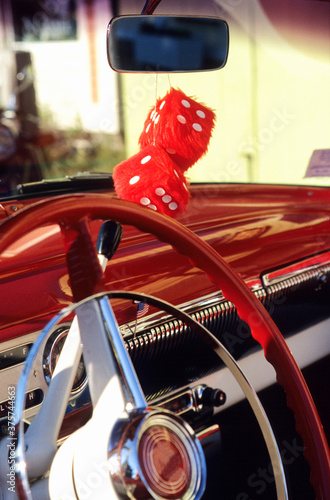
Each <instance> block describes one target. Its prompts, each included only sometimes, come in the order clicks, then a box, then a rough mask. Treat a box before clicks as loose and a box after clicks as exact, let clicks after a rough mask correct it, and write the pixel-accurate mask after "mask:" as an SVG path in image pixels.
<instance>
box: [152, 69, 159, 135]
mask: <svg viewBox="0 0 330 500" xmlns="http://www.w3.org/2000/svg"><path fill="white" fill-rule="evenodd" d="M155 83H156V85H155V107H154V111H155V114H156V109H157V99H158V73H156V82H155ZM152 143H153V145H155V144H156V137H155V125H154V127H153V138H152Z"/></svg>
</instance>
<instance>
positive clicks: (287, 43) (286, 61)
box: [0, 0, 330, 197]
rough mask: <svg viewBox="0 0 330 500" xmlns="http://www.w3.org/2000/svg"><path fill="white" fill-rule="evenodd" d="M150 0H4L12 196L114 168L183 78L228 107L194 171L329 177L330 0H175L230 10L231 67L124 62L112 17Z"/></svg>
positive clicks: (1, 85)
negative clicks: (183, 69)
mask: <svg viewBox="0 0 330 500" xmlns="http://www.w3.org/2000/svg"><path fill="white" fill-rule="evenodd" d="M143 4H144V2H143V1H141V2H140V1H137V0H136V1H133V0H131V1H125V0H122V1H115V0H113V1H110V0H108V1H105V0H89V1H80V0H76V1H74V0H43V1H41V0H40V1H35V0H21V1H20V2H15V1H14V0H8V1H7V2H1V9H0V25H1V30H0V43H1V52H0V108H1V116H0V119H1V123H0V196H1V197H6V196H9V195H13V194H14V193H15V189H16V186H17V185H19V184H22V183H30V182H35V181H40V180H41V179H56V178H63V177H66V176H76V175H79V174H82V173H86V172H90V173H99V172H102V173H105V174H107V175H108V174H111V173H112V171H113V169H114V167H115V166H116V165H117V164H118V163H120V162H121V161H122V160H124V159H126V158H129V157H130V156H132V155H134V154H136V153H137V151H138V148H139V146H138V141H139V136H140V133H141V131H142V128H143V124H144V122H145V119H146V117H147V114H148V113H149V111H150V109H151V108H152V107H153V106H154V105H155V102H156V100H157V99H158V98H161V97H162V96H164V95H165V94H166V93H167V92H168V91H169V89H170V88H171V87H174V88H179V89H181V90H182V91H183V92H184V93H185V94H186V95H187V96H189V97H193V98H194V99H196V100H198V101H199V102H201V103H203V104H205V105H206V106H208V107H210V108H211V109H212V110H214V112H215V114H216V124H215V128H214V130H213V133H212V137H211V139H210V142H209V147H208V151H207V153H206V154H205V155H204V157H203V158H201V159H200V160H199V161H198V162H197V163H196V164H195V165H193V166H192V167H191V168H189V169H188V170H187V172H186V176H187V178H188V179H189V180H190V182H192V183H194V182H198V183H201V182H211V183H237V182H239V183H242V182H243V183H267V184H268V183H272V184H309V185H324V186H327V185H329V180H330V92H329V88H330V48H329V47H330V28H329V26H330V3H329V2H327V1H321V0H311V1H310V0H296V1H294V2H292V1H291V0H278V1H277V2H272V1H271V0H223V1H222V0H217V1H211V0H209V1H206V0H204V1H203V2H200V1H196V0H192V1H191V2H182V3H181V2H175V1H171V0H166V1H165V0H163V1H162V2H161V3H160V5H159V7H158V8H157V10H156V12H155V14H172V15H176V14H178V15H203V16H218V17H221V18H223V19H225V20H226V21H227V23H228V25H229V33H230V35H229V36H230V44H229V55H228V61H227V64H226V66H225V67H224V68H222V69H221V70H217V71H208V72H201V73H186V74H179V73H170V74H164V73H162V74H159V75H155V74H133V73H129V74H119V73H115V72H114V71H113V70H112V69H111V68H110V67H109V65H108V62H107V56H106V49H105V37H106V29H107V24H108V21H109V20H110V19H111V18H112V17H113V16H114V15H118V14H138V13H140V12H141V10H142V7H143ZM173 57H175V54H173Z"/></svg>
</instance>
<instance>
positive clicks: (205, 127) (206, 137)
mask: <svg viewBox="0 0 330 500" xmlns="http://www.w3.org/2000/svg"><path fill="white" fill-rule="evenodd" d="M214 122H215V113H214V112H213V111H212V110H211V109H210V108H208V107H206V106H204V105H203V104H201V103H198V102H197V101H195V100H194V99H192V98H190V97H188V96H186V95H185V94H184V93H183V92H182V91H181V90H179V89H174V88H171V90H170V91H169V92H168V93H167V94H166V95H165V97H163V98H161V99H158V100H157V101H156V105H155V107H154V108H153V109H152V110H150V112H149V114H148V116H147V119H146V121H145V123H144V128H143V132H142V134H141V135H140V138H139V144H140V147H141V149H143V148H145V147H146V146H147V145H150V144H156V145H158V146H160V147H162V148H163V149H164V150H165V151H166V152H167V153H168V154H169V155H170V157H171V158H172V160H173V161H174V162H175V163H176V165H177V166H178V167H179V168H180V169H181V170H182V171H183V172H184V171H185V170H187V169H188V168H189V167H191V166H192V165H193V164H194V163H196V161H197V160H199V159H200V158H201V157H202V156H203V155H204V154H205V153H206V151H207V148H208V144H209V141H210V138H211V135H212V129H213V127H214Z"/></svg>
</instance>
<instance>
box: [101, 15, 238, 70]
mask: <svg viewBox="0 0 330 500" xmlns="http://www.w3.org/2000/svg"><path fill="white" fill-rule="evenodd" d="M228 41H229V35H228V25H227V23H226V22H225V21H224V20H222V19H219V18H215V17H181V16H180V17H177V16H176V17H170V16H153V15H152V16H150V15H148V16H123V17H116V18H114V19H112V21H110V23H109V26H108V37H107V49H108V61H109V64H110V66H111V68H112V69H114V70H115V71H119V72H136V73H139V72H148V73H153V72H156V73H162V72H166V73H169V72H189V71H209V70H214V69H220V68H222V67H223V66H224V65H225V64H226V61H227V55H228Z"/></svg>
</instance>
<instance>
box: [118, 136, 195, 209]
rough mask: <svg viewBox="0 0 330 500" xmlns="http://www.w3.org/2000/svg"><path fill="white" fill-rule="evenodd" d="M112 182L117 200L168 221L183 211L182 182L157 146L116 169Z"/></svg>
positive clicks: (185, 191) (186, 194)
mask: <svg viewBox="0 0 330 500" xmlns="http://www.w3.org/2000/svg"><path fill="white" fill-rule="evenodd" d="M113 180H114V183H115V188H116V192H117V194H118V196H119V197H120V198H122V199H123V200H127V201H133V202H135V203H138V204H139V205H142V206H145V207H148V208H151V209H152V210H156V211H158V212H161V213H163V214H166V215H169V216H171V217H176V216H177V215H179V214H181V213H183V212H184V211H185V209H186V206H187V203H188V199H189V192H188V188H187V184H186V179H185V177H184V175H183V173H182V172H181V170H180V169H179V168H178V167H177V166H176V165H175V163H174V162H173V161H172V159H171V157H170V156H169V155H168V154H167V153H166V152H165V151H164V150H163V149H162V148H160V147H159V146H152V145H151V146H147V147H146V148H144V149H143V150H142V151H140V152H139V153H137V154H136V155H134V156H132V157H131V158H128V160H125V161H123V162H121V163H120V164H119V165H117V166H116V167H115V169H114V172H113Z"/></svg>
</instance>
